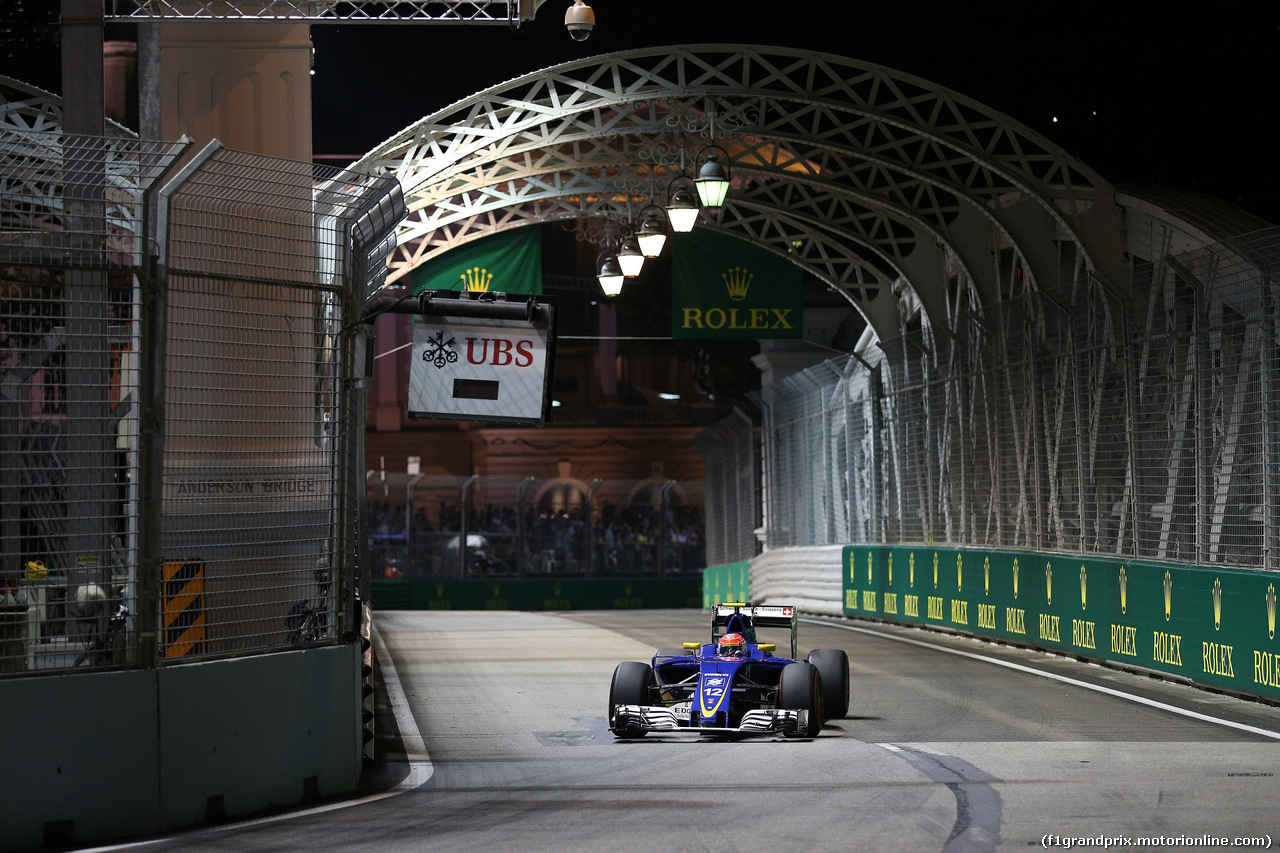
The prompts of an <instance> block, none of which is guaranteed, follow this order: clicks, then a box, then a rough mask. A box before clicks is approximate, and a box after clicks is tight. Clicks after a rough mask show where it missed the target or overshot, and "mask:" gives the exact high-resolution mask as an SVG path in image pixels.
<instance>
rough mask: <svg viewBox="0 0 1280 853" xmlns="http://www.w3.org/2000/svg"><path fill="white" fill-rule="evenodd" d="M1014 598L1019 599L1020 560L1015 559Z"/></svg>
mask: <svg viewBox="0 0 1280 853" xmlns="http://www.w3.org/2000/svg"><path fill="white" fill-rule="evenodd" d="M1013 597H1014V598H1017V597H1018V558H1017V557H1014V558H1013Z"/></svg>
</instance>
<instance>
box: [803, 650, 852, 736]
mask: <svg viewBox="0 0 1280 853" xmlns="http://www.w3.org/2000/svg"><path fill="white" fill-rule="evenodd" d="M809 663H811V664H813V665H814V666H815V667H817V668H818V674H819V675H820V676H822V708H823V712H824V713H825V714H826V717H825V718H824V719H826V720H840V719H843V718H844V716H845V715H846V714H848V713H849V655H848V654H847V653H846V652H845V651H844V650H843V649H814V650H813V651H811V652H809Z"/></svg>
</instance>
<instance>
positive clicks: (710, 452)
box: [693, 409, 760, 566]
mask: <svg viewBox="0 0 1280 853" xmlns="http://www.w3.org/2000/svg"><path fill="white" fill-rule="evenodd" d="M759 444H760V438H759V435H758V431H757V429H756V427H755V425H754V424H752V422H751V418H749V417H748V416H747V415H746V414H744V413H743V411H742V410H741V409H734V410H733V413H732V414H730V415H729V416H728V417H727V418H725V419H723V420H721V421H719V422H718V423H714V424H712V425H711V426H709V427H707V428H706V429H705V430H703V431H702V432H700V433H698V434H697V435H696V436H694V439H693V449H694V450H696V451H697V452H698V454H699V455H701V456H702V461H703V469H704V472H705V473H704V475H703V479H704V482H705V484H706V490H707V509H706V519H707V520H706V534H707V536H706V538H707V565H708V566H722V565H727V564H729V563H737V562H740V561H742V560H749V559H751V558H752V557H754V556H755V555H756V554H758V553H759V552H760V543H759V541H758V539H757V538H756V528H757V527H759V525H760V457H759V453H758V449H759Z"/></svg>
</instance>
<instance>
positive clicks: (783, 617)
mask: <svg viewBox="0 0 1280 853" xmlns="http://www.w3.org/2000/svg"><path fill="white" fill-rule="evenodd" d="M735 614H736V615H738V616H740V617H743V618H745V619H746V620H747V621H748V622H749V624H750V627H752V628H790V629H791V659H792V660H796V609H795V608H794V607H792V606H791V605H789V604H755V605H752V604H743V603H741V602H736V601H727V602H725V603H723V604H717V605H716V606H715V608H714V609H713V610H712V611H711V642H713V643H714V642H715V641H716V640H717V639H718V638H719V637H720V635H721V634H723V633H724V630H725V626H726V625H728V624H729V618H730V617H731V616H734V615H735Z"/></svg>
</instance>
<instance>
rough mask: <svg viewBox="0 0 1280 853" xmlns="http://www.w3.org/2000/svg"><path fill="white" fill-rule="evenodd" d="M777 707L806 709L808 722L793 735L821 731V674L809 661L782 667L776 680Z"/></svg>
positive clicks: (816, 734) (812, 735)
mask: <svg viewBox="0 0 1280 853" xmlns="http://www.w3.org/2000/svg"><path fill="white" fill-rule="evenodd" d="M778 707H779V708H782V709H784V710H789V711H808V712H809V714H808V717H809V722H808V724H807V725H805V726H804V727H803V728H801V729H800V730H799V731H798V732H796V733H795V737H817V736H818V732H820V731H822V720H823V717H822V675H821V674H819V672H818V668H817V667H816V666H814V665H813V664H811V663H805V662H804V661H800V662H797V663H789V664H787V665H786V666H784V667H783V668H782V677H781V678H780V679H779V680H778Z"/></svg>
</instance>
